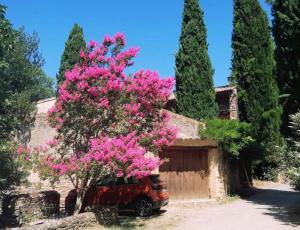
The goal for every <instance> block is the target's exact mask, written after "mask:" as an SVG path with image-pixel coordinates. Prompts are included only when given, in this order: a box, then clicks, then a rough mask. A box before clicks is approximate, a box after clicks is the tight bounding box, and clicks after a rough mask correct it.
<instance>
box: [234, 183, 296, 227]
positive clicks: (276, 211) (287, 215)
mask: <svg viewBox="0 0 300 230" xmlns="http://www.w3.org/2000/svg"><path fill="white" fill-rule="evenodd" d="M239 195H240V196H241V198H242V199H243V200H246V201H248V202H251V203H254V204H258V205H262V206H263V207H259V206H258V208H260V209H263V214H264V215H269V216H272V217H273V218H275V219H277V220H279V221H281V222H283V224H285V225H290V226H293V227H296V226H299V225H300V193H299V192H296V191H293V190H292V189H290V188H289V186H288V185H281V186H280V187H278V188H277V187H276V188H275V189H268V188H266V189H260V188H252V189H246V190H242V191H241V192H240V194H239ZM254 221H255V220H254Z"/></svg>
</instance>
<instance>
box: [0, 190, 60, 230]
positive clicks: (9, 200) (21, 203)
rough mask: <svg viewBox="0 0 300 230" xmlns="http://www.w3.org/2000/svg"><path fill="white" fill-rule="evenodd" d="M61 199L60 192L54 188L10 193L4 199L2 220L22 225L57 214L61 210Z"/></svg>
mask: <svg viewBox="0 0 300 230" xmlns="http://www.w3.org/2000/svg"><path fill="white" fill-rule="evenodd" d="M59 200H60V195H59V193H58V192H56V191H53V190H49V191H41V192H34V193H20V194H9V195H7V196H5V197H4V199H3V201H2V211H3V212H2V215H1V222H2V224H4V225H9V226H20V225H23V224H24V223H29V222H32V221H34V220H38V219H44V218H49V217H50V216H54V215H57V214H58V213H59V210H60V206H59Z"/></svg>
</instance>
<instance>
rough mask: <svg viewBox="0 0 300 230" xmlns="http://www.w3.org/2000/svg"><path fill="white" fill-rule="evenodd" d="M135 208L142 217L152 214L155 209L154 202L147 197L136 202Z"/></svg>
mask: <svg viewBox="0 0 300 230" xmlns="http://www.w3.org/2000/svg"><path fill="white" fill-rule="evenodd" d="M135 210H136V212H137V214H138V215H139V216H141V217H145V216H150V215H151V214H152V211H153V205H152V202H151V201H150V200H148V199H146V198H142V199H140V200H138V201H137V202H136V204H135Z"/></svg>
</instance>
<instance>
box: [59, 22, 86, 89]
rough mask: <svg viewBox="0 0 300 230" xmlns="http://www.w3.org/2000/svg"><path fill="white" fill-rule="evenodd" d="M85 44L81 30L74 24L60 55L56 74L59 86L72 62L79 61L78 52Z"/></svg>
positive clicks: (72, 64)
mask: <svg viewBox="0 0 300 230" xmlns="http://www.w3.org/2000/svg"><path fill="white" fill-rule="evenodd" d="M85 46H86V44H85V41H84V36H83V30H82V28H81V27H80V26H79V25H78V24H75V25H74V26H73V28H72V30H71V32H70V35H69V38H68V40H67V42H66V44H65V50H64V52H63V55H62V57H61V61H60V67H59V71H58V74H57V75H56V79H57V85H58V86H59V85H60V84H61V83H62V82H63V81H64V79H65V76H64V73H65V71H66V70H69V69H71V68H72V67H73V66H74V64H76V63H78V62H79V61H80V57H79V52H80V50H82V49H84V48H85Z"/></svg>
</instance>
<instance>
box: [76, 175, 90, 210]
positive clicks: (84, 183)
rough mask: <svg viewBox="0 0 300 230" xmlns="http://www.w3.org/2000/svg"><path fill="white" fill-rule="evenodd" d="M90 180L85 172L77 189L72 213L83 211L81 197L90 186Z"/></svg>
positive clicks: (82, 197)
mask: <svg viewBox="0 0 300 230" xmlns="http://www.w3.org/2000/svg"><path fill="white" fill-rule="evenodd" d="M90 182H91V180H89V174H87V175H86V176H85V179H84V180H83V181H82V183H81V184H80V187H79V189H78V193H77V198H76V204H75V210H74V214H79V213H80V212H81V211H83V199H84V197H85V195H86V192H87V191H88V188H89V187H90Z"/></svg>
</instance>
